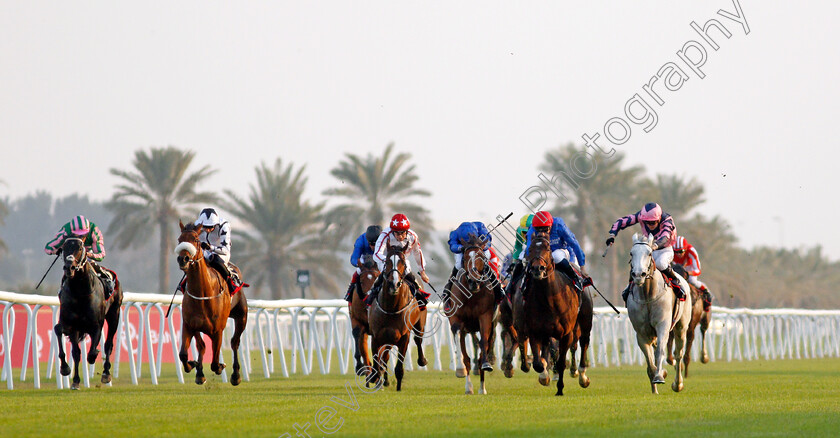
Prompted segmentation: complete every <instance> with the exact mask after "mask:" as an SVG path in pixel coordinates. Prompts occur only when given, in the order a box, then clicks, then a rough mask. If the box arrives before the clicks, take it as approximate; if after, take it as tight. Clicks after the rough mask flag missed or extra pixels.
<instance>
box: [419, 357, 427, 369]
mask: <svg viewBox="0 0 840 438" xmlns="http://www.w3.org/2000/svg"><path fill="white" fill-rule="evenodd" d="M428 363H429V361H428V360H426V357H425V356H421V357H418V358H417V366H421V367H424V366H426V364H428Z"/></svg>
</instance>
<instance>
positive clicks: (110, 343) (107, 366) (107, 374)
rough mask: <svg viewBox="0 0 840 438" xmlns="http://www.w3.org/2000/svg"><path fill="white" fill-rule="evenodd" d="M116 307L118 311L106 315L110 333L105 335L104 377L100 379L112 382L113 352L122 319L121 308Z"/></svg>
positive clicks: (104, 381) (103, 381)
mask: <svg viewBox="0 0 840 438" xmlns="http://www.w3.org/2000/svg"><path fill="white" fill-rule="evenodd" d="M115 308H116V309H117V311H116V312H109V313H108V315H107V316H106V317H105V320H106V321H107V322H108V333H107V334H106V335H105V351H104V352H103V354H102V356H103V357H102V360H103V363H102V378H101V379H100V381H101V382H102V383H111V352H113V350H114V336H115V335H116V333H117V326H118V324H119V319H120V313H119V310H120V308H119V307H115Z"/></svg>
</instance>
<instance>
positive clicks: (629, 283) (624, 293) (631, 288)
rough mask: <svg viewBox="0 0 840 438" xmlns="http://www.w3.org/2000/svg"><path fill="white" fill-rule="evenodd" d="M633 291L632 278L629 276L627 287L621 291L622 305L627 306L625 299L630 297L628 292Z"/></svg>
mask: <svg viewBox="0 0 840 438" xmlns="http://www.w3.org/2000/svg"><path fill="white" fill-rule="evenodd" d="M631 290H633V277H632V276H631V277H630V279H629V280H627V287H625V288H624V290H623V291H621V298H622V299H623V300H624V304H625V305H626V304H627V297H628V296H630V291H631Z"/></svg>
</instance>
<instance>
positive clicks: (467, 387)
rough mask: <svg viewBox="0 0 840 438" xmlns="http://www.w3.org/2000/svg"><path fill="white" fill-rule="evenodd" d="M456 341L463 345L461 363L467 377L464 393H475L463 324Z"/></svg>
mask: <svg viewBox="0 0 840 438" xmlns="http://www.w3.org/2000/svg"><path fill="white" fill-rule="evenodd" d="M456 342H457V343H458V345H460V346H461V363H463V365H464V377H465V378H466V380H465V381H464V394H473V384H472V381H471V380H470V355H469V353H467V333H466V331H465V330H464V327H463V326H461V328H460V330H459V331H458V340H457V341H456ZM456 357H457V356H456ZM456 375H457V374H456ZM459 377H460V376H459Z"/></svg>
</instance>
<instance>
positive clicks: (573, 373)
mask: <svg viewBox="0 0 840 438" xmlns="http://www.w3.org/2000/svg"><path fill="white" fill-rule="evenodd" d="M577 376H578V370H572V369H570V370H569V377H572V378H574V377H577Z"/></svg>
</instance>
